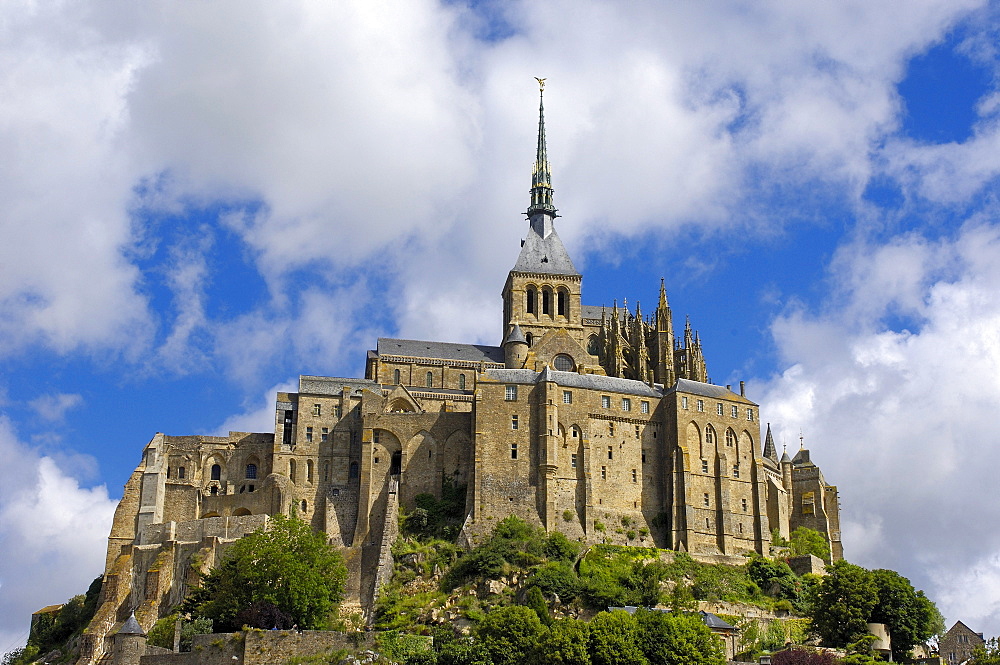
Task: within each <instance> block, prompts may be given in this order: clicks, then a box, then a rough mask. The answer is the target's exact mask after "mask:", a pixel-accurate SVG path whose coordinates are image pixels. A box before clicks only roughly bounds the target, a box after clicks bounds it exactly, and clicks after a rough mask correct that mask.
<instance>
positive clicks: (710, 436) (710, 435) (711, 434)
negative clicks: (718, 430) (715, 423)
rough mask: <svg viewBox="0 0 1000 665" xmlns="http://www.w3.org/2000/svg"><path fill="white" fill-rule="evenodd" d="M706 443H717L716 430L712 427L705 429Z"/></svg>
mask: <svg viewBox="0 0 1000 665" xmlns="http://www.w3.org/2000/svg"><path fill="white" fill-rule="evenodd" d="M705 443H715V429H714V428H713V427H712V426H711V425H709V426H708V427H706V428H705Z"/></svg>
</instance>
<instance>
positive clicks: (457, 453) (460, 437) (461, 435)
mask: <svg viewBox="0 0 1000 665" xmlns="http://www.w3.org/2000/svg"><path fill="white" fill-rule="evenodd" d="M471 459H472V443H471V440H470V439H469V434H468V433H467V432H465V431H464V430H461V429H457V430H455V431H454V432H452V433H451V434H449V435H448V438H446V439H445V441H444V445H443V446H441V452H440V460H439V463H440V464H439V465H440V468H441V471H442V473H443V474H444V476H445V477H447V478H450V479H451V480H452V482H453V483H455V484H456V485H464V484H466V483H467V482H468V481H469V470H470V468H471V466H472V462H471Z"/></svg>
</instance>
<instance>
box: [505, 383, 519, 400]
mask: <svg viewBox="0 0 1000 665" xmlns="http://www.w3.org/2000/svg"><path fill="white" fill-rule="evenodd" d="M503 398H504V400H506V401H508V402H513V401H515V400H517V386H507V387H506V389H505V390H504V396H503Z"/></svg>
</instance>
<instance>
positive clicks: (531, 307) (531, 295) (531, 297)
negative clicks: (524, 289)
mask: <svg viewBox="0 0 1000 665" xmlns="http://www.w3.org/2000/svg"><path fill="white" fill-rule="evenodd" d="M535 293H536V292H535V289H534V287H529V288H528V303H527V308H528V314H534V313H535V297H536V295H535Z"/></svg>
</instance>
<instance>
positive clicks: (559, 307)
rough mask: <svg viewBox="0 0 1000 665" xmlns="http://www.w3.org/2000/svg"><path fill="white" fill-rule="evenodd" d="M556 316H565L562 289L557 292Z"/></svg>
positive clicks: (564, 293) (564, 297)
mask: <svg viewBox="0 0 1000 665" xmlns="http://www.w3.org/2000/svg"><path fill="white" fill-rule="evenodd" d="M556 314H558V315H559V316H566V292H565V291H563V290H562V289H560V290H559V294H558V295H557V296H556Z"/></svg>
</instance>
